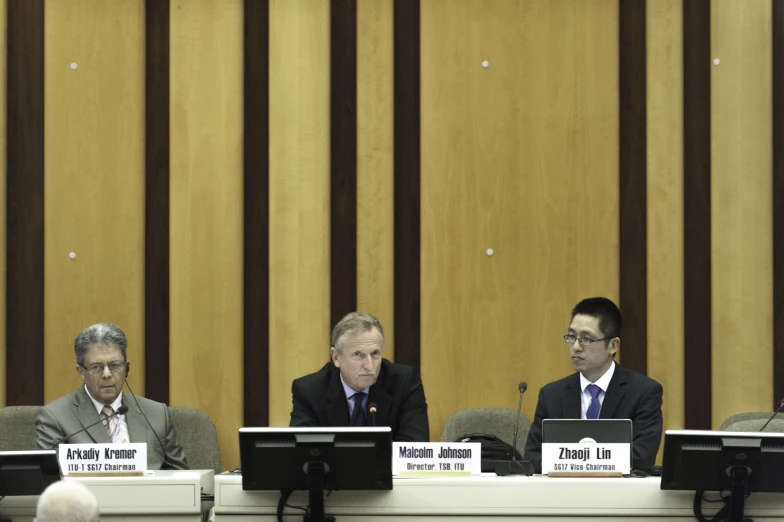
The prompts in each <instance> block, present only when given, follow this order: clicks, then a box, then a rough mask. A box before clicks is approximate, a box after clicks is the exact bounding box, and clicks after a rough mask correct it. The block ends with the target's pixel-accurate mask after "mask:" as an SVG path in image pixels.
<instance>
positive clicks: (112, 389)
mask: <svg viewBox="0 0 784 522" xmlns="http://www.w3.org/2000/svg"><path fill="white" fill-rule="evenodd" d="M74 351H75V353H76V371H77V372H78V373H79V377H80V378H81V379H82V382H84V386H82V387H80V388H79V389H78V390H76V391H74V392H72V393H69V394H68V395H66V396H64V397H61V398H59V399H57V400H55V401H52V402H50V403H49V404H47V405H46V406H44V407H42V408H41V409H40V411H39V412H38V415H37V416H36V419H35V433H36V439H37V442H38V446H39V447H40V448H43V449H53V447H54V446H55V445H56V444H58V443H60V442H63V443H70V444H79V443H96V442H97V443H109V442H115V443H123V442H146V443H147V468H148V469H188V463H187V460H186V458H185V454H184V452H183V450H182V447H181V446H180V443H179V441H178V439H177V433H176V431H175V429H174V426H173V425H172V423H171V419H170V418H169V409H168V408H167V407H166V405H165V404H162V403H159V402H155V401H152V400H150V399H145V398H144V397H136V396H134V395H133V394H131V397H125V396H124V395H123V391H122V389H123V385H124V384H125V379H126V377H127V376H128V372H129V370H130V363H129V362H128V360H127V359H128V357H127V356H128V338H127V337H126V335H125V332H123V331H122V329H121V328H120V327H118V326H115V325H113V324H94V325H92V326H89V327H87V328H85V329H84V330H83V331H82V332H81V333H80V334H79V335H77V336H76V340H75V341H74ZM122 405H125V406H127V407H128V411H127V412H126V413H125V414H123V415H116V416H111V415H112V414H113V413H114V412H116V411H117V410H118V409H119V408H120V406H122ZM145 414H146V417H147V420H145V418H144V415H145ZM110 416H111V417H110ZM99 419H103V420H104V422H100V423H98V424H95V425H94V426H92V427H90V428H88V429H87V430H84V431H80V430H82V429H83V428H85V427H87V426H89V425H90V424H93V423H96V422H98V420H99ZM148 421H149V424H148ZM77 432H78V433H77ZM71 434H73V435H71ZM64 437H68V439H66V440H62V439H63V438H64ZM159 440H160V442H159ZM161 444H163V447H161Z"/></svg>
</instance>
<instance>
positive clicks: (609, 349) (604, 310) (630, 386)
mask: <svg viewBox="0 0 784 522" xmlns="http://www.w3.org/2000/svg"><path fill="white" fill-rule="evenodd" d="M564 340H565V341H566V343H567V344H568V346H569V356H570V358H571V360H572V365H573V366H574V369H575V370H577V373H575V374H573V375H570V376H569V377H566V378H564V379H561V380H559V381H555V382H551V383H549V384H547V385H545V386H543V387H542V389H541V390H540V391H539V402H538V403H537V405H536V413H535V414H534V422H533V424H532V425H531V431H530V432H529V433H528V440H527V441H526V444H525V458H526V459H528V460H530V461H531V462H532V463H533V465H534V468H535V470H536V472H538V473H539V472H541V471H542V420H544V419H596V418H599V419H631V420H632V425H633V431H634V437H633V443H632V452H633V455H632V461H633V464H632V467H633V468H637V469H650V468H652V467H653V466H654V463H655V460H656V453H657V452H658V451H659V444H660V443H661V434H662V422H663V420H662V410H661V407H662V394H663V390H662V386H661V384H659V383H658V382H656V381H654V380H653V379H651V378H649V377H646V376H644V375H641V374H639V373H637V372H634V371H632V370H629V369H626V368H623V367H622V366H620V365H618V364H616V363H615V361H614V360H613V359H614V358H615V354H616V353H617V352H618V349H619V348H620V347H621V312H620V310H618V307H617V306H616V305H615V303H613V302H612V301H610V300H609V299H607V298H604V297H593V298H589V299H584V300H583V301H580V302H579V303H578V304H577V306H575V307H574V309H573V310H572V322H571V324H570V325H569V331H568V333H567V334H566V335H565V336H564Z"/></svg>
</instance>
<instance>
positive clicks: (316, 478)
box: [303, 461, 335, 522]
mask: <svg viewBox="0 0 784 522" xmlns="http://www.w3.org/2000/svg"><path fill="white" fill-rule="evenodd" d="M328 471H329V466H327V464H326V463H324V462H318V461H314V462H308V463H307V464H305V474H307V476H308V515H306V516H305V517H303V520H304V521H305V522H335V517H328V516H326V515H325V514H324V475H326V474H327V472H328Z"/></svg>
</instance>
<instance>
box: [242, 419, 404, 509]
mask: <svg viewBox="0 0 784 522" xmlns="http://www.w3.org/2000/svg"><path fill="white" fill-rule="evenodd" d="M240 461H241V465H242V489H244V490H280V491H287V490H307V491H309V492H310V518H311V520H322V519H323V516H324V515H323V504H324V491H325V490H341V489H342V490H345V489H353V490H388V489H392V430H391V428H389V427H388V426H385V427H378V428H364V427H363V428H240Z"/></svg>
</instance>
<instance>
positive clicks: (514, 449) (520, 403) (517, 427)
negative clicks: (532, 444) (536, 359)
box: [512, 381, 528, 460]
mask: <svg viewBox="0 0 784 522" xmlns="http://www.w3.org/2000/svg"><path fill="white" fill-rule="evenodd" d="M517 389H518V391H519V392H520V400H518V401H517V420H516V421H515V428H514V436H513V437H512V460H517V458H516V455H517V432H518V431H519V430H520V411H521V410H522V409H523V394H524V393H525V390H527V389H528V384H527V383H526V382H525V381H520V384H518V385H517Z"/></svg>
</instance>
